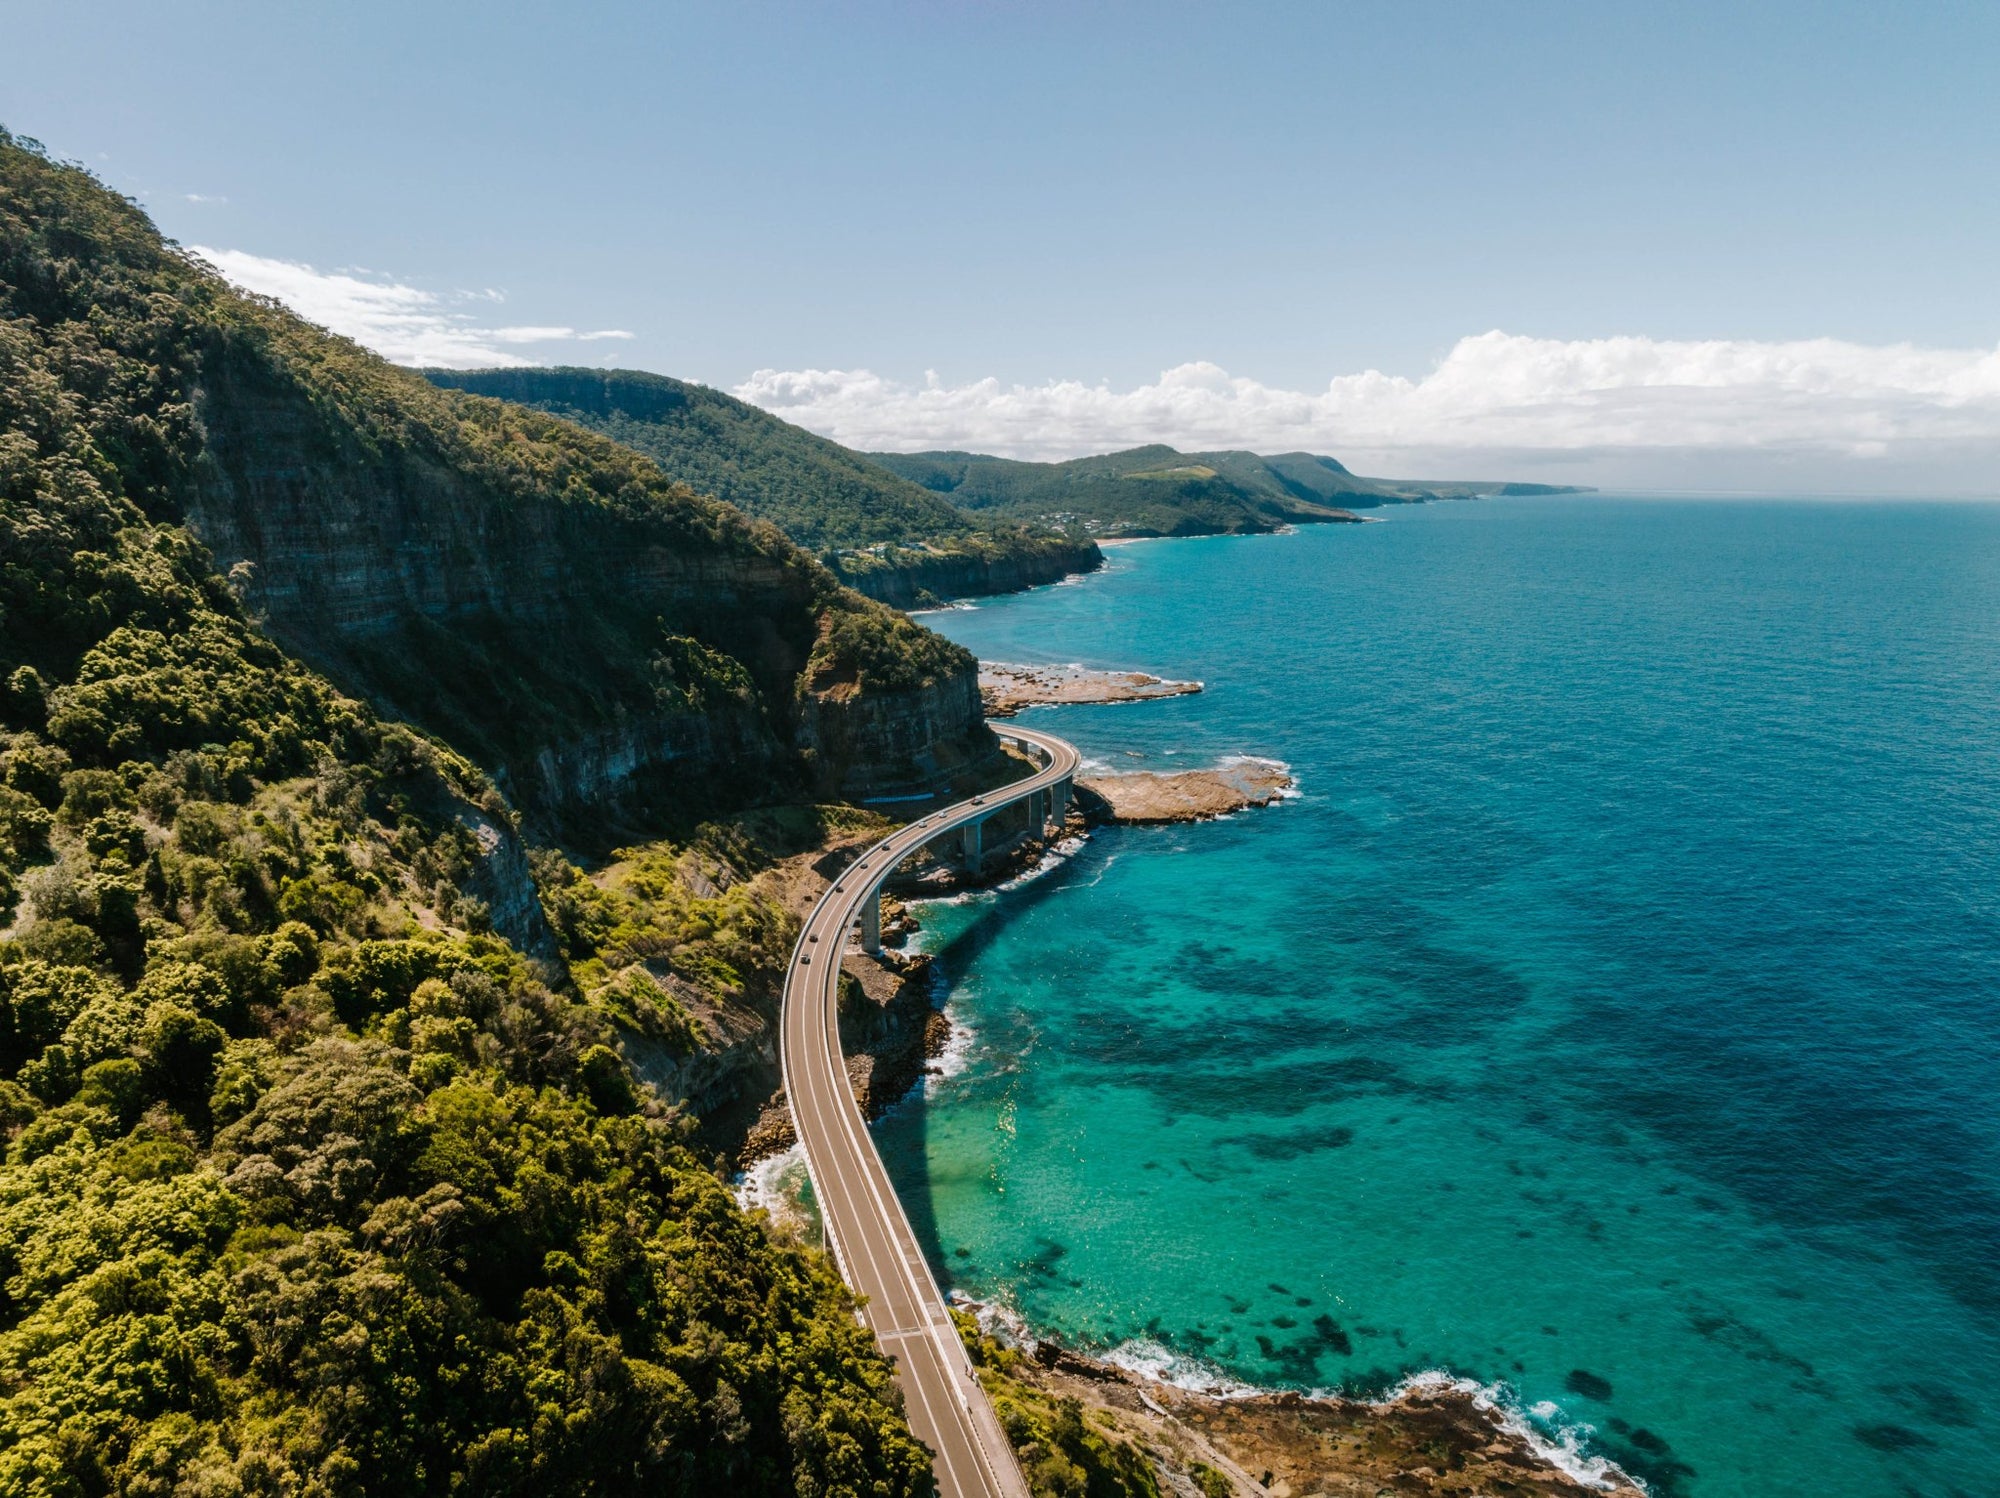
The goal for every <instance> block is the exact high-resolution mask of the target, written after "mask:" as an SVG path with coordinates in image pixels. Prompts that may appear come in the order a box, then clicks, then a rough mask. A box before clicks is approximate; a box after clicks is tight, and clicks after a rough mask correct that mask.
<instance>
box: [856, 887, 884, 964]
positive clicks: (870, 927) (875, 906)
mask: <svg viewBox="0 0 2000 1498" xmlns="http://www.w3.org/2000/svg"><path fill="white" fill-rule="evenodd" d="M861 950H862V951H864V952H867V953H869V954H870V955H872V956H876V957H879V956H881V955H882V887H881V886H880V885H877V886H876V887H875V888H874V889H872V890H870V891H869V892H868V898H867V899H865V900H863V901H862V902H861Z"/></svg>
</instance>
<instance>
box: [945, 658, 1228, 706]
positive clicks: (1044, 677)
mask: <svg viewBox="0 0 2000 1498" xmlns="http://www.w3.org/2000/svg"><path fill="white" fill-rule="evenodd" d="M1200 690H1201V683H1200V682H1198V681H1170V680H1168V679H1167V678H1165V677H1162V676H1153V675H1149V674H1148V673H1147V672H1144V671H1093V670H1090V669H1088V668H1086V667H1083V666H1017V665H1011V664H1009V663H1007V662H1005V661H981V662H980V663H979V695H980V696H981V697H982V698H983V699H984V700H985V703H986V716H987V717H989V718H1011V717H1013V716H1014V714H1016V713H1018V712H1019V711H1020V710H1021V709H1022V708H1024V707H1043V706H1050V705H1054V704H1077V705H1082V704H1095V703H1106V702H1146V701H1150V700H1151V699H1153V698H1156V697H1186V696H1190V695H1192V694H1193V693H1195V692H1199V691H1200Z"/></svg>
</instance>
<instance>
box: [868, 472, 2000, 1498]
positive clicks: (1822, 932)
mask: <svg viewBox="0 0 2000 1498" xmlns="http://www.w3.org/2000/svg"><path fill="white" fill-rule="evenodd" d="M1387 515H1388V519H1387V522H1386V523H1384V524H1379V525H1368V526H1326V527H1319V528H1314V529H1310V530H1306V531H1302V532H1300V533H1299V534H1296V535H1289V536H1275V537H1256V538H1242V539H1216V540H1207V541H1181V542H1163V543H1149V544H1145V545H1140V546H1133V547H1126V548H1120V549H1118V550H1117V552H1116V554H1115V555H1114V557H1113V559H1112V563H1111V567H1110V569H1109V571H1108V572H1107V573H1105V574H1101V575H1099V576H1097V577H1094V578H1091V579H1089V580H1086V581H1083V582H1080V583H1074V584H1070V585H1065V586H1060V587H1055V588H1048V589H1043V590H1040V591H1038V592H1035V593H1032V594H1027V595H1023V596H1019V597H1016V598H1011V599H1005V600H997V601H991V602H987V603H984V604H983V605H982V606H981V607H979V608H977V609H975V610H966V611H955V612H950V613H945V614H938V615H933V616H931V617H930V618H929V620H928V621H927V622H929V623H931V624H932V625H933V626H934V627H937V628H939V629H941V630H943V631H944V632H945V633H947V634H949V635H951V636H952V637H954V638H956V639H958V640H960V641H962V642H964V643H965V644H967V645H969V646H971V647H972V648H973V649H974V650H976V651H977V652H978V653H979V654H980V655H981V656H983V657H985V658H988V659H997V660H1014V661H1079V662H1084V663H1087V664H1092V665H1103V666H1118V667H1138V668H1144V669H1150V670H1155V671H1159V672H1161V673H1163V674H1167V675H1171V676H1193V677H1198V678H1200V679H1202V680H1204V681H1205V682H1206V683H1207V684H1208V690H1207V691H1206V692H1205V693H1204V694H1203V695H1201V696H1198V697H1193V698H1185V699H1180V700H1177V701H1170V702H1162V703H1152V704H1142V705H1136V706H1124V707H1115V708H1066V709H1054V710H1047V711H1045V712H1042V713H1040V714H1038V715H1037V721H1039V722H1040V723H1042V724H1043V725H1045V726H1047V727H1049V728H1051V729H1053V730H1055V731H1057V732H1060V733H1063V734H1065V735H1066V736H1068V737H1069V738H1071V739H1073V740H1074V741H1075V742H1076V743H1077V744H1078V745H1079V746H1080V747H1082V748H1083V749H1084V751H1085V753H1086V755H1088V756H1092V757H1094V758H1095V759H1097V760H1098V761H1100V762H1102V763H1104V764H1107V765H1113V766H1116V767H1120V768H1140V767H1146V768H1169V767H1175V766H1195V765H1202V764H1207V763H1212V762H1214V761H1215V760H1217V759H1219V758H1221V757H1223V756H1226V755H1231V754H1257V755H1266V756H1270V757H1273V758H1277V759H1280V760H1283V761H1285V762H1286V763H1288V764H1289V765H1291V766H1292V768H1293V770H1294V772H1295V773H1296V775H1297V776H1298V779H1299V783H1300V789H1301V792H1302V795H1301V796H1300V797H1299V798H1298V799H1295V800H1292V801H1289V802H1287V803H1284V804H1282V805H1280V806H1277V807H1274V808H1271V809H1268V810H1265V811H1261V812H1253V813H1246V814H1243V815H1241V816H1238V817H1235V818H1232V819H1229V820H1226V821H1223V822H1218V823H1211V824H1207V825H1203V826H1196V827H1186V828H1174V829H1159V830H1145V829H1123V830H1112V831H1107V832H1101V833H1099V834H1098V835H1097V836H1096V837H1095V838H1094V839H1093V840H1092V841H1091V843H1090V844H1089V845H1088V847H1087V848H1086V849H1085V850H1084V851H1083V852H1081V853H1080V854H1078V855H1077V856H1076V857H1075V858H1073V859H1072V860H1071V861H1070V862H1068V863H1067V864H1065V865H1064V866H1062V867H1061V868H1060V869H1058V870H1057V871H1055V872H1053V873H1051V874H1048V875H1046V876H1044V877H1042V878H1041V879H1039V880H1036V881H1034V882H1032V883H1030V884H1028V885H1026V886H1025V887H1023V888H1020V889H1018V890H1015V891H1013V892H1011V893H1007V894H1002V895H998V896H990V897H982V898H980V899H978V900H974V901H970V902H966V903H962V904H956V905H935V906H932V907H929V910H928V915H927V920H928V922H929V924H930V926H931V927H932V928H933V929H932V931H931V933H930V936H929V940H930V941H931V943H932V944H933V946H934V947H938V948H940V949H941V950H942V955H943V960H944V962H945V964H946V965H947V968H948V971H949V972H950V974H951V979H952V1002H953V1007H954V1013H955V1015H956V1016H957V1017H958V1018H960V1019H961V1020H963V1021H965V1022H966V1023H968V1024H969V1025H970V1026H971V1027H972V1030H973V1032H974V1035H975V1039H974V1041H973V1044H972V1050H971V1055H970V1058H969V1063H968V1065H967V1066H966V1068H965V1069H964V1070H963V1071H962V1072H961V1073H959V1074H958V1075H957V1076H956V1077H954V1078H952V1079H951V1080H950V1081H948V1082H945V1083H943V1084H940V1085H934V1086H933V1088H932V1090H931V1093H930V1095H929V1096H928V1097H927V1098H926V1099H924V1100H923V1101H921V1102H919V1103H915V1104H912V1105H911V1106H908V1107H906V1108H905V1109H903V1110H902V1111H900V1112H898V1113H897V1114H895V1115H894V1116H892V1118H891V1119H889V1120H888V1121H886V1122H885V1123H884V1124H882V1125H881V1126H880V1127H879V1133H878V1137H879V1138H880V1139H881V1141H882V1143H883V1146H884V1149H885V1152H886V1153H887V1154H888V1156H889V1158H890V1162H891V1169H892V1171H893V1172H894V1174H895V1175H896V1177H897V1180H898V1184H899V1186H900V1187H901V1188H902V1190H903V1192H904V1195H905V1198H906V1200H908V1201H910V1202H911V1203H912V1205H913V1208H914V1211H913V1215H914V1216H915V1217H916V1218H917V1219H918V1221H919V1223H920V1225H921V1226H922V1228H923V1230H924V1231H925V1232H926V1233H928V1234H929V1235H931V1237H932V1239H933V1250H934V1252H935V1254H936V1256H937V1259H938V1261H939V1265H940V1268H941V1269H942V1271H943V1273H944V1274H945V1276H946V1277H947V1279H948V1280H949V1281H951V1282H953V1283H955V1284H957V1285H959V1286H962V1287H963V1288H965V1289H966V1290H968V1291H969V1292H971V1293H973V1294H976V1295H980V1296H999V1297H1002V1298H1004V1299H1005V1300H1007V1301H1008V1302H1010V1303H1011V1304H1012V1305H1014V1306H1015V1307H1016V1308H1017V1309H1018V1310H1019V1311H1020V1312H1021V1313H1022V1314H1023V1315H1024V1316H1025V1317H1026V1318H1027V1319H1028V1320H1029V1321H1030V1322H1031V1323H1034V1324H1036V1325H1038V1326H1041V1327H1043V1328H1046V1329H1049V1330H1053V1331H1056V1332H1059V1333H1060V1334H1062V1335H1064V1336H1066V1337H1068V1338H1070V1339H1072V1340H1074V1341H1077V1342H1080V1343H1086V1344H1092V1345H1096V1346H1099V1347H1107V1348H1108V1347H1117V1346H1120V1345H1126V1346H1127V1347H1128V1349H1130V1348H1132V1347H1135V1346H1136V1347H1143V1348H1146V1349H1149V1350H1151V1351H1152V1352H1153V1353H1154V1354H1155V1355H1169V1354H1170V1355H1173V1356H1175V1357H1178V1358H1181V1359H1184V1360H1186V1361H1187V1362H1188V1363H1189V1364H1190V1365H1198V1366H1206V1367H1208V1368H1212V1369H1215V1370H1218V1371H1221V1372H1224V1373H1227V1374H1229V1375H1232V1376H1234V1377H1237V1378H1241V1379H1245V1380H1249V1381H1252V1382H1256V1383H1263V1384H1284V1385H1293V1386H1302V1387H1314V1386H1333V1385H1346V1386H1348V1387H1350V1388H1373V1387H1380V1386H1383V1385H1385V1384H1387V1383H1388V1382H1390V1381H1392V1380H1393V1379H1394V1378H1395V1377H1396V1376H1399V1375H1401V1374H1405V1373H1408V1372H1411V1371H1415V1370H1419V1369H1427V1368H1435V1369H1447V1370H1450V1371H1452V1372H1454V1373H1458V1374H1462V1375H1466V1376H1470V1377H1473V1378H1477V1379H1479V1380H1481V1381H1482V1382H1488V1383H1497V1384H1505V1385H1506V1386H1507V1388H1508V1390H1509V1392H1510V1395H1511V1397H1512V1398H1514V1399H1515V1400H1517V1401H1518V1403H1519V1404H1520V1406H1522V1407H1523V1408H1537V1407H1538V1408H1539V1409H1540V1412H1541V1418H1542V1419H1543V1420H1544V1421H1545V1422H1546V1423H1548V1424H1550V1425H1552V1426H1560V1425H1563V1424H1570V1425H1575V1426H1587V1427H1589V1428H1590V1429H1589V1432H1588V1433H1586V1434H1585V1436H1584V1439H1585V1440H1586V1442H1587V1444H1588V1447H1589V1449H1591V1450H1594V1451H1597V1452H1600V1453H1604V1454H1608V1455H1611V1456H1614V1457H1616V1458H1618V1459H1619V1460H1621V1461H1623V1462H1625V1463H1626V1464H1628V1465H1629V1466H1630V1467H1631V1468H1632V1469H1633V1470H1635V1471H1636V1472H1638V1473H1640V1474H1641V1475H1643V1476H1645V1477H1647V1478H1648V1479H1649V1480H1650V1481H1651V1482H1652V1483H1653V1485H1654V1486H1655V1488H1656V1489H1657V1490H1660V1491H1663V1492H1670V1493H1684V1494H1688V1495H1695V1498H1724V1495H1751V1494H1756V1495H1771V1494H1811V1495H1814V1498H1846V1495H1856V1498H1858V1495H1890V1494H1906V1493H1921V1494H1933V1495H1943V1494H1950V1493H1973V1494H1985V1493H1991V1492H1994V1491H1996V1483H1997V1482H2000V1479H1995V1478H1994V1476H1993V1471H1994V1467H1993V1460H1992V1455H1991V1452H1992V1447H1993V1445H1994V1442H1995V1440H1996V1438H2000V1409H1996V1403H2000V507H1991V506H1982V505H1929V504H1917V503H1907V504H1852V503H1807V502H1747V501H1731V502H1698V501H1664V500H1634V499H1616V498H1610V497H1603V498H1599V497H1589V498H1569V499H1551V500H1501V501H1491V502H1483V503H1470V504H1447V505H1432V506H1424V507H1417V508H1408V509H1398V510H1392V511H1389V512H1387Z"/></svg>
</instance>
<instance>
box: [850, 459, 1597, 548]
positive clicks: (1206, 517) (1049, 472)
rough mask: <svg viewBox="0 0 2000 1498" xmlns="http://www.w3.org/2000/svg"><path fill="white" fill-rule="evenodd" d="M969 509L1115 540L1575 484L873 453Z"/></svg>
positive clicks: (1289, 463) (1252, 529) (1343, 517)
mask: <svg viewBox="0 0 2000 1498" xmlns="http://www.w3.org/2000/svg"><path fill="white" fill-rule="evenodd" d="M868 456H869V458H870V459H871V460H872V461H873V462H875V463H877V464H879V465H881V466H882V467H883V468H886V469H888V470H889V471H890V472H891V473H894V474H897V475H899V476H901V477H903V478H906V479H909V480H910V481H911V482H913V483H915V484H918V485H920V486H922V487H923V488H924V489H927V490H929V491H930V492H931V493H933V494H936V495H937V496H939V497H940V498H942V499H946V500H948V501H950V503H951V504H953V505H955V506H957V507H958V508H959V509H960V510H962V511H964V512H966V513H968V514H971V515H977V516H982V517H991V518H993V519H995V520H1009V521H1013V522H1015V523H1018V524H1024V525H1042V526H1052V527H1062V528H1065V529H1068V530H1070V531H1071V532H1073V533H1076V534H1087V535H1091V536H1093V537H1101V538H1103V539H1106V540H1112V539H1117V538H1120V537H1139V536H1203V535H1218V534H1226V535H1242V534H1257V533H1262V532H1268V531H1273V530H1276V529H1278V528H1279V527H1281V526H1286V525H1310V524H1316V523H1321V522H1338V521H1352V520H1354V519H1356V518H1357V517H1356V516H1355V515H1354V514H1353V513H1352V512H1353V511H1355V510H1359V509H1372V508H1375V507H1378V506H1381V505H1395V504H1423V503H1427V502H1429V501H1433V500H1444V499H1473V498H1479V497H1483V496H1488V495H1531V494H1575V493H1581V492H1584V491H1582V490H1580V489H1577V488H1573V487H1570V486H1566V485H1556V484H1519V483H1502V482H1481V481H1470V480H1447V481H1429V480H1401V479H1373V478H1362V477H1360V476H1359V475H1357V474H1353V473H1350V472H1349V471H1348V469H1347V468H1346V466H1345V465H1343V464H1342V463H1341V462H1340V461H1339V460H1338V459H1335V458H1329V457H1324V456H1322V455H1319V454H1316V453H1305V452H1295V453H1280V454H1277V455H1276V456H1271V457H1266V456H1263V455H1260V454H1258V453H1253V452H1244V451H1236V450H1232V451H1226V452H1207V453H1184V452H1181V451H1179V450H1177V449H1175V448H1172V447H1168V446H1166V445H1165V444H1163V443H1155V444H1151V445H1148V446H1144V447H1134V448H1129V449H1127V450H1125V451H1123V452H1115V453H1104V454H1099V455H1096V456H1092V457H1084V458H1071V459H1069V460H1067V461H1064V462H1048V463H1044V462H1032V461H1028V460H1024V459H1018V458H996V457H990V456H987V455H985V454H981V453H967V452H918V453H870V454H868Z"/></svg>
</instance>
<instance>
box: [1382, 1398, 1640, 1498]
mask: <svg viewBox="0 0 2000 1498" xmlns="http://www.w3.org/2000/svg"><path fill="white" fill-rule="evenodd" d="M1445 1390H1449V1391H1450V1392H1452V1393H1455V1394H1463V1395H1465V1396H1467V1397H1468V1398H1470V1399H1471V1400H1472V1403H1473V1405H1474V1406H1475V1407H1476V1408H1478V1409H1482V1410H1486V1411H1489V1412H1491V1413H1492V1414H1493V1415H1494V1416H1496V1417H1497V1418H1498V1419H1499V1421H1500V1426H1501V1428H1502V1429H1503V1430H1505V1431H1507V1432H1508V1433H1509V1434H1511V1435H1514V1436H1517V1437H1519V1438H1520V1440H1521V1442H1522V1443H1523V1444H1524V1445H1525V1446H1527V1448H1528V1449H1529V1450H1530V1451H1532V1452H1534V1453H1535V1455H1536V1456H1538V1457H1540V1458H1541V1459H1542V1460H1543V1461H1545V1462H1547V1463H1548V1464H1549V1465H1550V1466H1552V1467H1554V1468H1556V1469H1557V1470H1558V1471H1561V1472H1563V1473H1565V1474H1567V1475H1568V1476H1570V1477H1572V1478H1574V1479H1575V1480H1576V1481H1578V1482H1580V1483H1583V1484H1584V1485H1585V1486H1587V1487H1593V1488H1609V1487H1613V1486H1615V1485H1616V1484H1617V1483H1619V1482H1621V1481H1623V1482H1629V1483H1632V1484H1633V1485H1634V1486H1635V1487H1640V1488H1643V1487H1644V1486H1645V1484H1644V1483H1642V1482H1640V1481H1639V1480H1638V1479H1637V1478H1635V1477H1633V1476H1632V1475H1631V1474H1630V1473H1628V1472H1626V1471H1625V1470H1624V1469H1623V1468H1621V1467H1619V1466H1618V1465H1617V1464H1616V1463H1614V1462H1611V1461H1609V1460H1607V1459H1606V1458H1604V1457H1601V1456H1590V1455H1587V1454H1586V1453H1585V1452H1584V1449H1583V1443H1584V1442H1585V1441H1586V1440H1587V1439H1588V1438H1589V1437H1591V1436H1593V1435H1595V1434H1596V1433H1597V1427H1596V1426H1594V1425H1589V1424H1586V1423H1585V1422H1583V1421H1581V1420H1571V1419H1568V1418H1567V1417H1565V1416H1564V1415H1563V1413H1562V1410H1561V1408H1560V1407H1559V1406H1557V1404H1556V1403H1555V1402H1554V1401H1553V1400H1548V1399H1544V1400H1542V1401H1541V1402H1540V1403H1538V1404H1533V1405H1529V1406H1527V1407H1526V1408H1525V1409H1524V1408H1523V1407H1522V1405H1521V1402H1520V1400H1519V1398H1518V1397H1516V1395H1515V1393H1514V1390H1513V1389H1512V1388H1511V1387H1510V1386H1509V1385H1507V1384H1482V1383H1480V1382H1479V1381H1478V1380H1477V1379H1473V1378H1459V1377H1458V1376H1456V1375H1455V1374H1451V1373H1447V1372H1445V1371H1444V1370H1442V1369H1428V1370H1426V1371H1424V1372H1422V1373H1413V1374H1411V1375H1410V1376H1409V1377H1408V1378H1406V1379H1404V1380H1403V1381H1402V1382H1401V1383H1400V1384H1398V1385H1396V1387H1395V1388H1393V1389H1391V1390H1390V1391H1389V1393H1388V1395H1387V1396H1386V1397H1385V1398H1383V1399H1381V1400H1379V1401H1376V1402H1377V1403H1379V1404H1384V1405H1388V1404H1394V1403H1395V1402H1396V1401H1397V1400H1399V1399H1403V1398H1407V1397H1408V1396H1410V1395H1412V1394H1420V1393H1433V1392H1441V1391H1445Z"/></svg>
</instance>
